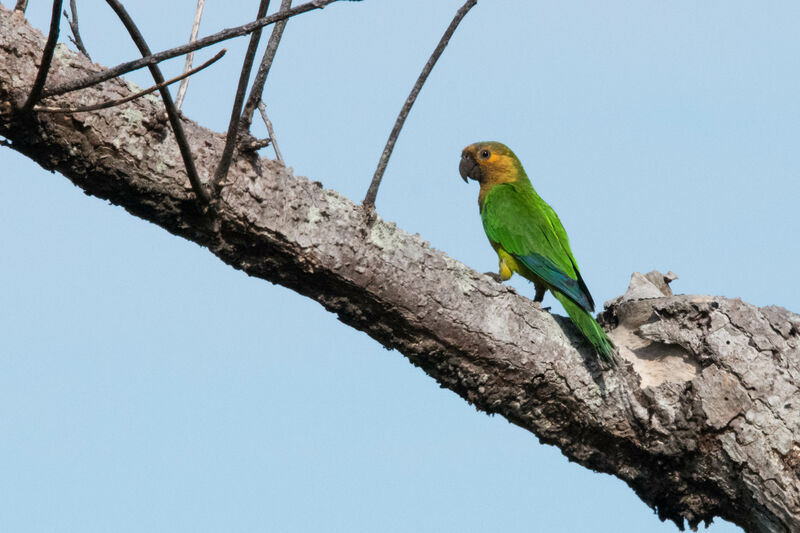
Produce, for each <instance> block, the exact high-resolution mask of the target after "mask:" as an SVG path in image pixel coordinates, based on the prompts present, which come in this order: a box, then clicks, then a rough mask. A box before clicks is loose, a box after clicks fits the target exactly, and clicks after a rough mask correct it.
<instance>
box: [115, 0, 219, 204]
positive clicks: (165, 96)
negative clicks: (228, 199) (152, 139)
mask: <svg viewBox="0 0 800 533" xmlns="http://www.w3.org/2000/svg"><path fill="white" fill-rule="evenodd" d="M106 3H108V5H109V6H110V7H111V9H113V10H114V13H116V14H117V16H118V17H119V19H120V21H122V24H123V25H124V26H125V29H126V30H128V33H129V34H130V36H131V39H133V42H134V43H135V44H136V48H138V49H139V52H140V53H141V54H142V56H149V55H151V52H150V47H149V46H147V42H146V41H145V40H144V37H143V36H142V34H141V32H139V28H137V27H136V24H134V22H133V19H132V18H131V17H130V15H128V12H127V11H126V10H125V8H124V7H122V3H120V2H119V0H106ZM147 67H148V68H149V69H150V74H151V75H152V76H153V80H154V81H155V82H156V86H157V87H158V92H159V93H161V100H162V101H163V102H164V108H165V109H166V111H167V118H168V119H169V124H170V126H172V132H173V133H174V134H175V142H177V144H178V148H179V149H180V152H181V158H182V159H183V165H184V168H185V169H186V175H187V176H188V177H189V183H191V184H192V189H193V190H194V193H195V195H196V196H197V200H198V202H200V204H201V205H203V206H206V205H208V203H209V201H210V200H211V198H210V196H209V194H208V191H207V190H206V187H205V186H204V185H203V182H202V181H201V180H200V176H199V175H198V173H197V168H196V167H195V164H194V157H193V156H192V150H191V148H190V147H189V141H187V139H186V133H184V131H183V125H182V124H181V118H180V116H179V115H178V109H177V108H176V107H175V102H173V101H172V96H170V94H169V88H167V84H166V83H165V82H164V75H163V74H161V69H160V68H159V66H158V64H155V63H154V64H152V65H148V66H147Z"/></svg>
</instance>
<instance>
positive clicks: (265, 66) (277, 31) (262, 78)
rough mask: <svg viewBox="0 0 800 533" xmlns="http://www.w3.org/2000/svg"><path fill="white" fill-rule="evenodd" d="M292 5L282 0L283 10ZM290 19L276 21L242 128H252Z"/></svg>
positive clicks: (243, 117) (245, 112)
mask: <svg viewBox="0 0 800 533" xmlns="http://www.w3.org/2000/svg"><path fill="white" fill-rule="evenodd" d="M291 7H292V0H281V11H286V10H288V9H289V8H291ZM287 22H289V19H284V20H281V21H280V22H276V23H275V27H274V28H272V35H270V38H269V43H268V44H267V49H266V50H265V51H264V57H263V58H262V59H261V65H259V67H258V72H257V73H256V77H255V79H254V80H253V87H252V88H251V89H250V95H249V96H248V97H247V102H246V103H245V105H244V111H242V123H241V128H242V129H243V130H245V131H247V130H249V129H250V124H252V123H253V112H254V111H255V110H256V107H258V103H259V102H260V101H261V94H262V93H263V92H264V84H265V83H266V82H267V76H268V75H269V69H270V68H271V67H272V62H273V61H274V60H275V53H276V52H277V51H278V45H279V44H280V42H281V37H283V30H284V29H285V28H286V23H287Z"/></svg>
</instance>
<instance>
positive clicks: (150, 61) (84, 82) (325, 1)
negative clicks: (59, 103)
mask: <svg viewBox="0 0 800 533" xmlns="http://www.w3.org/2000/svg"><path fill="white" fill-rule="evenodd" d="M337 1H338V0H312V1H311V2H306V3H305V4H301V5H299V6H297V7H294V8H292V9H290V10H288V11H279V12H277V13H273V14H272V15H270V16H268V17H264V18H261V19H258V20H254V21H253V22H249V23H247V24H243V25H242V26H237V27H235V28H228V29H226V30H222V31H220V32H217V33H215V34H213V35H209V36H208V37H203V38H202V39H198V40H197V41H195V42H194V43H188V44H184V45H181V46H176V47H175V48H170V49H169V50H164V51H163V52H159V53H157V54H153V55H148V56H146V57H142V58H141V59H136V60H134V61H128V62H126V63H121V64H119V65H117V66H116V67H112V68H110V69H107V70H103V71H100V72H97V73H95V74H92V75H91V76H87V77H85V78H82V79H78V80H72V81H69V82H66V83H64V84H62V85H58V86H56V87H53V88H52V89H46V90H45V91H44V96H58V95H60V94H64V93H68V92H71V91H77V90H78V89H84V88H86V87H91V86H92V85H97V84H98V83H101V82H104V81H106V80H110V79H111V78H116V77H117V76H121V75H123V74H125V73H127V72H130V71H132V70H136V69H140V68H142V67H147V66H150V65H155V64H157V63H160V62H161V61H164V60H166V59H171V58H173V57H177V56H181V55H184V54H187V53H189V52H193V51H195V50H199V49H201V48H206V47H207V46H211V45H213V44H216V43H218V42H221V41H225V40H228V39H233V38H235V37H241V36H243V35H247V34H249V33H252V32H253V31H255V30H257V29H258V28H263V27H264V26H269V25H270V24H275V23H276V22H278V21H281V20H286V19H288V18H291V17H294V16H296V15H300V14H301V13H306V12H308V11H312V10H314V9H322V8H324V7H326V6H328V5H329V4H332V3H334V2H337Z"/></svg>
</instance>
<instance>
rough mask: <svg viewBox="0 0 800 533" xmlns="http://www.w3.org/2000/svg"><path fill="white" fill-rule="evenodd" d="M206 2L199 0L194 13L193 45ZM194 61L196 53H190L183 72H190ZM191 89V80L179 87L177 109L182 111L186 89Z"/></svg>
mask: <svg viewBox="0 0 800 533" xmlns="http://www.w3.org/2000/svg"><path fill="white" fill-rule="evenodd" d="M205 3H206V2H205V0H197V9H196V10H195V12H194V22H192V33H191V35H189V42H190V43H193V42H195V41H196V40H197V32H198V31H199V30H200V19H201V18H202V17H203V6H204V5H205ZM193 60H194V52H189V53H188V54H187V55H186V62H185V63H184V64H183V71H184V72H188V71H189V70H190V69H191V68H192V61H193ZM187 88H189V78H188V77H187V78H185V79H184V80H183V81H182V82H181V86H180V87H178V96H176V97H175V107H177V108H178V110H180V108H181V106H182V105H183V98H184V96H186V89H187Z"/></svg>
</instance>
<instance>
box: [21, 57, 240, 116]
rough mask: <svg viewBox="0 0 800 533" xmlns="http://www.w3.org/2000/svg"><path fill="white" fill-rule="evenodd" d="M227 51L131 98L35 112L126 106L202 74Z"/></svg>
mask: <svg viewBox="0 0 800 533" xmlns="http://www.w3.org/2000/svg"><path fill="white" fill-rule="evenodd" d="M226 52H227V50H226V49H225V48H223V49H222V50H220V51H219V52H218V53H217V55H215V56H214V57H212V58H211V59H209V60H208V61H206V62H205V63H203V64H202V65H200V66H198V67H195V68H193V69H191V70H188V71H186V72H184V73H182V74H181V75H180V76H175V77H174V78H172V79H169V80H167V81H165V82H164V83H159V84H158V85H153V86H152V87H149V88H147V89H145V90H143V91H139V92H138V93H135V94H132V95H130V96H126V97H125V98H119V99H117V100H111V101H110V102H103V103H101V104H93V105H88V106H83V107H46V106H38V105H37V106H34V107H33V110H34V112H36V113H88V112H90V111H99V110H100V109H108V108H109V107H116V106H118V105H122V104H126V103H128V102H130V101H132V100H136V99H137V98H141V97H142V96H145V95H147V94H150V93H152V92H155V91H158V90H159V89H161V88H162V87H166V86H167V85H172V84H173V83H176V82H179V81H181V80H183V79H185V78H187V77H189V76H191V75H192V74H194V73H196V72H200V71H201V70H203V69H204V68H206V67H209V66H211V65H212V64H214V63H216V62H217V61H219V60H220V59H222V56H224V55H225V53H226Z"/></svg>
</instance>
